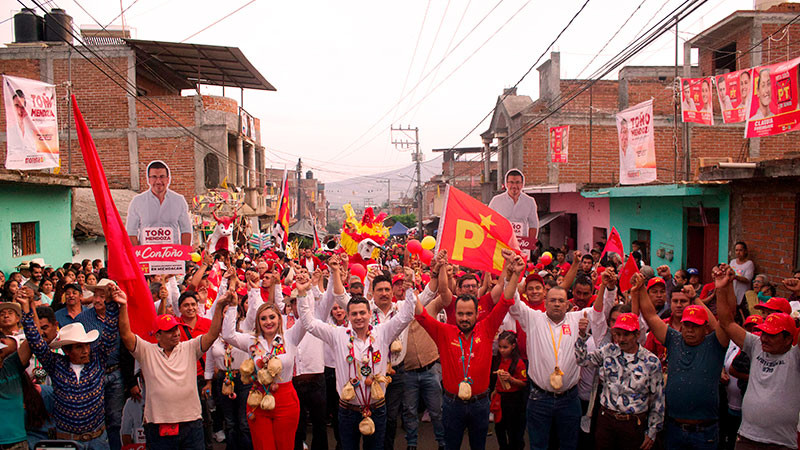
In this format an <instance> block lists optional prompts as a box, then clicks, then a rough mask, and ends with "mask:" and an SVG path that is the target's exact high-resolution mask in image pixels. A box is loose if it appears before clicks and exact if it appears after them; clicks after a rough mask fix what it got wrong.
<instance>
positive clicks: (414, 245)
mask: <svg viewBox="0 0 800 450" xmlns="http://www.w3.org/2000/svg"><path fill="white" fill-rule="evenodd" d="M406 247H407V248H408V252H409V253H411V254H412V255H419V254H420V253H421V252H422V244H420V243H419V241H418V240H416V239H411V240H410V241H408V244H406Z"/></svg>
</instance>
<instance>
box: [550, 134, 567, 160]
mask: <svg viewBox="0 0 800 450" xmlns="http://www.w3.org/2000/svg"><path fill="white" fill-rule="evenodd" d="M568 156H569V125H564V126H562V127H550V161H551V162H554V163H566V162H567V158H568Z"/></svg>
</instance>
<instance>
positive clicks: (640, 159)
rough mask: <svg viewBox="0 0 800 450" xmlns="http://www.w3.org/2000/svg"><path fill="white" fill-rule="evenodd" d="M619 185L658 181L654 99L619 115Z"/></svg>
mask: <svg viewBox="0 0 800 450" xmlns="http://www.w3.org/2000/svg"><path fill="white" fill-rule="evenodd" d="M617 132H618V133H619V182H620V184H642V183H649V182H651V181H655V179H656V145H655V138H654V136H653V100H652V99H651V100H648V101H646V102H642V103H639V104H638V105H636V106H633V107H631V108H628V109H626V110H625V111H620V112H618V113H617Z"/></svg>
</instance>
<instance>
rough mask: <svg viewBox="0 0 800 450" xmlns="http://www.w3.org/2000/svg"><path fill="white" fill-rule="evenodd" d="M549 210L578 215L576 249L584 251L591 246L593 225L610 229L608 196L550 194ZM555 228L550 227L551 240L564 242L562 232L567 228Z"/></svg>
mask: <svg viewBox="0 0 800 450" xmlns="http://www.w3.org/2000/svg"><path fill="white" fill-rule="evenodd" d="M550 211H554V212H555V211H565V212H567V213H568V214H577V215H578V236H577V239H578V242H577V244H578V249H579V250H581V251H582V252H584V253H585V252H588V251H589V250H591V248H592V245H593V242H592V231H593V228H594V227H598V228H604V229H606V230H610V227H609V206H608V198H584V197H583V196H581V194H580V193H577V192H565V193H558V194H550ZM554 223H555V222H554ZM555 228H556V227H551V231H550V240H551V242H559V243H560V242H564V232H566V233H568V232H569V230H563V231H562V232H559V231H558V230H556V229H555ZM559 233H560V234H559ZM557 234H558V236H557ZM559 236H560V237H559Z"/></svg>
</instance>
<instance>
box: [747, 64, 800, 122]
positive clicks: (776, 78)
mask: <svg viewBox="0 0 800 450" xmlns="http://www.w3.org/2000/svg"><path fill="white" fill-rule="evenodd" d="M798 65H800V58H795V59H792V60H790V61H786V62H782V63H778V64H771V65H768V66H760V67H755V68H753V88H752V90H751V91H750V94H749V96H750V105H749V106H748V113H747V126H746V127H745V137H748V138H752V137H763V136H773V135H776V134H782V133H788V132H790V131H795V130H797V129H800V106H798V101H797V99H798V92H797V88H798V85H797V78H798V74H797V71H798Z"/></svg>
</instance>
